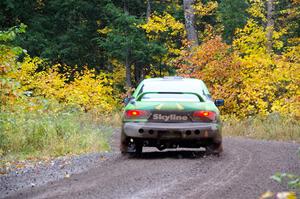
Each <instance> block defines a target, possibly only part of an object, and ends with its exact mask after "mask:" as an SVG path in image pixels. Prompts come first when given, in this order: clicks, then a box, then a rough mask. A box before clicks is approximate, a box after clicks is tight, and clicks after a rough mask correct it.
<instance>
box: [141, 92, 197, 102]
mask: <svg viewBox="0 0 300 199" xmlns="http://www.w3.org/2000/svg"><path fill="white" fill-rule="evenodd" d="M141 101H159V102H175V101H176V102H200V100H199V98H198V96H196V95H193V94H155V93H148V94H145V95H144V96H143V97H142V98H141Z"/></svg>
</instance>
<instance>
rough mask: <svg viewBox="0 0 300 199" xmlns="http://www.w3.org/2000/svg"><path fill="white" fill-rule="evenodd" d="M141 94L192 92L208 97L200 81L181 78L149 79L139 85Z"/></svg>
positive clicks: (206, 90)
mask: <svg viewBox="0 0 300 199" xmlns="http://www.w3.org/2000/svg"><path fill="white" fill-rule="evenodd" d="M141 84H142V85H143V86H142V92H145V91H146V92H172V91H175V92H193V93H198V94H200V95H209V91H208V89H207V87H206V85H205V84H204V82H203V81H202V80H199V79H194V78H183V77H176V76H175V77H164V78H149V79H145V80H143V82H142V83H141Z"/></svg>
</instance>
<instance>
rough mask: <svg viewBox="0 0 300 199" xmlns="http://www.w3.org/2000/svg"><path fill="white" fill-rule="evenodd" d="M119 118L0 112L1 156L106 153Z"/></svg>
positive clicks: (61, 112) (95, 114) (93, 115)
mask: <svg viewBox="0 0 300 199" xmlns="http://www.w3.org/2000/svg"><path fill="white" fill-rule="evenodd" d="M118 117H119V116H118V114H116V115H115V116H113V117H112V116H110V117H106V116H104V115H100V114H98V113H93V112H89V113H85V112H81V111H70V110H69V111H66V110H65V111H60V112H57V113H55V112H39V111H35V112H28V111H27V112H25V111H24V112H18V113H14V112H1V113H0V157H1V159H2V161H3V160H4V161H9V160H23V159H28V158H42V157H57V156H62V155H68V154H70V155H73V154H81V153H86V152H98V151H108V150H109V143H108V141H109V138H110V135H111V134H112V132H113V130H114V126H113V124H114V123H115V122H114V120H115V121H119V119H118Z"/></svg>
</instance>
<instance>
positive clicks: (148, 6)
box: [146, 0, 151, 23]
mask: <svg viewBox="0 0 300 199" xmlns="http://www.w3.org/2000/svg"><path fill="white" fill-rule="evenodd" d="M150 15H151V2H150V0H147V11H146V22H147V23H148V21H149V18H150Z"/></svg>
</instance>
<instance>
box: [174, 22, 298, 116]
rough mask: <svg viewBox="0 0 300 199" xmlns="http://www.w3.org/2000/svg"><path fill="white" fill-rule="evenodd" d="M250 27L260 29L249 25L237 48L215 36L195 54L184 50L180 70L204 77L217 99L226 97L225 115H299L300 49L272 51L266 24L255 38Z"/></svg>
mask: <svg viewBox="0 0 300 199" xmlns="http://www.w3.org/2000/svg"><path fill="white" fill-rule="evenodd" d="M249 27H252V28H257V26H256V25H253V26H246V27H245V29H246V30H242V31H241V33H242V34H241V36H240V35H237V39H236V41H234V47H235V49H236V52H231V51H230V46H228V45H226V44H224V43H223V42H222V40H221V38H220V37H216V38H214V39H211V40H208V41H206V42H204V43H203V44H201V45H200V46H199V47H197V48H195V49H194V51H193V52H192V53H190V52H187V53H184V54H183V55H182V57H181V59H180V60H179V68H180V69H179V70H178V72H179V74H181V75H184V76H188V77H196V78H200V79H202V80H204V82H206V83H207V84H208V86H209V87H210V90H211V92H212V95H213V97H214V98H215V99H216V98H224V99H225V101H226V103H225V107H222V108H221V109H222V111H223V112H224V114H228V115H235V116H237V117H240V118H243V117H247V116H252V115H257V114H258V115H268V114H269V113H271V112H279V113H280V114H282V115H288V116H295V117H300V112H299V111H300V98H299V96H300V62H299V60H298V61H297V59H296V58H295V57H297V56H298V54H297V53H296V52H295V51H294V48H289V49H288V50H287V51H286V53H285V54H283V55H270V54H267V53H266V50H265V46H264V43H263V42H261V41H264V39H263V36H262V35H260V31H261V32H263V31H262V29H259V30H258V33H255V34H258V35H259V36H260V37H261V39H260V37H256V38H257V40H255V39H254V38H251V36H253V34H252V33H253V30H248V29H249ZM246 33H248V34H246ZM239 36H240V37H239ZM241 38H245V41H244V40H241ZM247 42H248V43H247ZM247 46H248V47H249V49H247ZM294 53H296V54H294ZM290 58H293V62H292V61H291V59H290Z"/></svg>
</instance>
